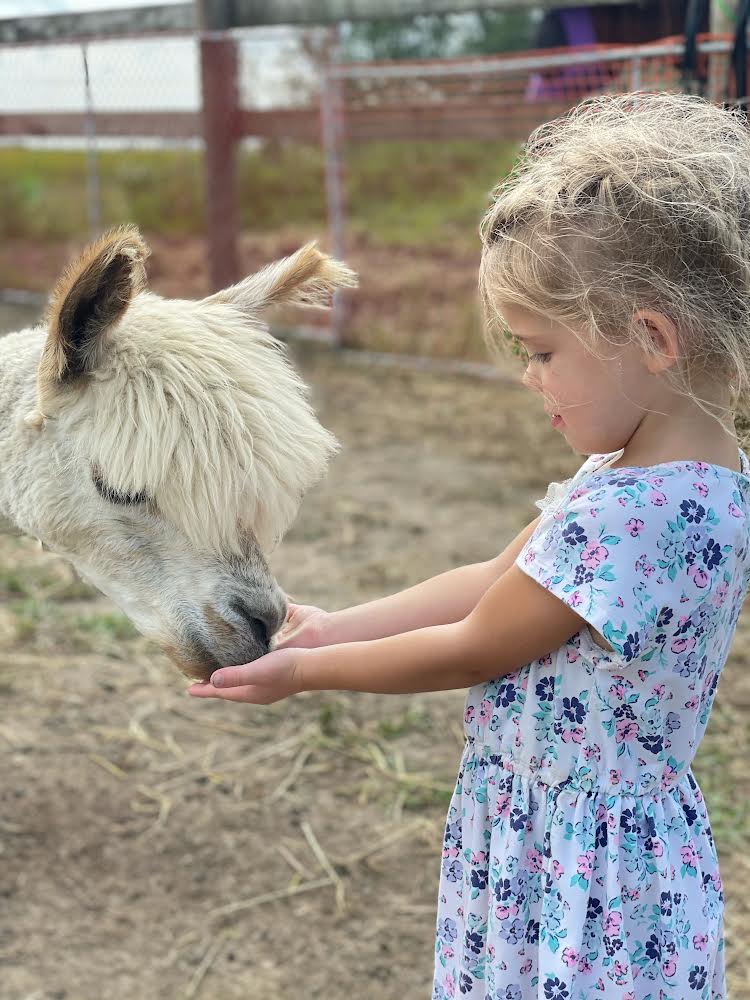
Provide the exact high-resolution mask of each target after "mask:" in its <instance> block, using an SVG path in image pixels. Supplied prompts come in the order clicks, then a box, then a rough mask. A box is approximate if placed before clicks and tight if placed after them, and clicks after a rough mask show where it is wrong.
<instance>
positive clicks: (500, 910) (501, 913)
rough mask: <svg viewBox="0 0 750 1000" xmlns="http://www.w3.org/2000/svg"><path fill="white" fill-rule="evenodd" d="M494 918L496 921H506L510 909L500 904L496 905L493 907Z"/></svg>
mask: <svg viewBox="0 0 750 1000" xmlns="http://www.w3.org/2000/svg"><path fill="white" fill-rule="evenodd" d="M495 916H496V917H497V919H498V920H507V919H508V917H509V916H510V907H509V906H503V905H502V904H500V903H498V905H497V906H496V907H495Z"/></svg>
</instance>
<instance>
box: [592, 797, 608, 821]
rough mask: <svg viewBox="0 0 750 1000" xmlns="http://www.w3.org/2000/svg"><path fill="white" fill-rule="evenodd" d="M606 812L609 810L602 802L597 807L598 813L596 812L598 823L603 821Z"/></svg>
mask: <svg viewBox="0 0 750 1000" xmlns="http://www.w3.org/2000/svg"><path fill="white" fill-rule="evenodd" d="M606 812H607V807H606V806H605V805H604V803H603V802H600V803H599V805H598V806H597V807H596V813H595V816H596V822H597V823H601V821H602V820H603V819H604V816H605V814H606Z"/></svg>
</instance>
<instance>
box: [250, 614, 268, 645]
mask: <svg viewBox="0 0 750 1000" xmlns="http://www.w3.org/2000/svg"><path fill="white" fill-rule="evenodd" d="M250 631H251V632H252V633H253V638H254V639H255V640H256V641H257V642H258V644H259V645H261V646H267V645H268V629H267V628H266V623H265V622H262V621H261V620H260V618H251V619H250Z"/></svg>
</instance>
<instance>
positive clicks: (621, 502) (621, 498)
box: [617, 497, 627, 507]
mask: <svg viewBox="0 0 750 1000" xmlns="http://www.w3.org/2000/svg"><path fill="white" fill-rule="evenodd" d="M617 502H618V503H619V505H620V506H621V507H624V506H625V504H626V503H627V500H626V499H625V497H618V498H617Z"/></svg>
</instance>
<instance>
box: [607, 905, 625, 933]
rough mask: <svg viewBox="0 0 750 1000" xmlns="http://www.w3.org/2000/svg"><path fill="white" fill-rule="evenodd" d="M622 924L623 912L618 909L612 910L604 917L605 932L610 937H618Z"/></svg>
mask: <svg viewBox="0 0 750 1000" xmlns="http://www.w3.org/2000/svg"><path fill="white" fill-rule="evenodd" d="M621 926H622V914H621V913H619V912H618V911H617V910H610V911H609V912H608V913H607V916H606V917H605V918H604V933H605V934H608V935H609V936H610V937H617V936H618V935H619V933H620V927H621Z"/></svg>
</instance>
